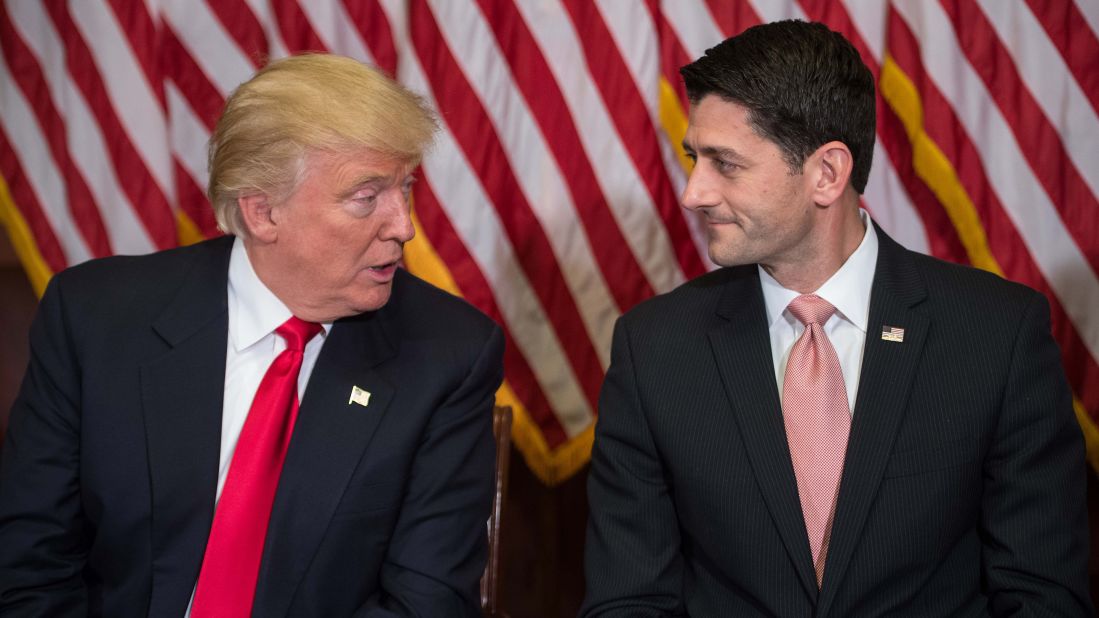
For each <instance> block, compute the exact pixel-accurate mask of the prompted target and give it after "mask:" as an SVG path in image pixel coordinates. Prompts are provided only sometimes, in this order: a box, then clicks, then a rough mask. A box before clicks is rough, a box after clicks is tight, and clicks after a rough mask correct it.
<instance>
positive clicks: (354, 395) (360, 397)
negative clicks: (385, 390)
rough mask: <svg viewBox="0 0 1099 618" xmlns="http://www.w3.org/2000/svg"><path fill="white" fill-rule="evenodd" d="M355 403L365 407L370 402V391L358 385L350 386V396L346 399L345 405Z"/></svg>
mask: <svg viewBox="0 0 1099 618" xmlns="http://www.w3.org/2000/svg"><path fill="white" fill-rule="evenodd" d="M353 403H357V404H359V405H360V406H362V407H364V408H365V407H366V406H368V405H369V404H370V391H364V390H363V389H361V388H359V387H358V386H353V387H351V398H350V399H348V400H347V405H351V404H353Z"/></svg>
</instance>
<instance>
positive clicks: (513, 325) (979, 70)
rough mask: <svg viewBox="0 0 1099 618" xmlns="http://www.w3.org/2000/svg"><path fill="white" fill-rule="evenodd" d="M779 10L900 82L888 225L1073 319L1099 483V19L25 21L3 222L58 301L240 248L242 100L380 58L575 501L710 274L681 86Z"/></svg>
mask: <svg viewBox="0 0 1099 618" xmlns="http://www.w3.org/2000/svg"><path fill="white" fill-rule="evenodd" d="M784 18H802V19H811V20H818V21H823V22H825V23H826V24H828V25H829V26H831V27H832V28H833V29H835V30H838V31H839V32H842V33H843V34H845V35H846V36H847V37H848V38H849V39H850V40H851V41H852V42H853V43H854V44H855V46H856V47H857V48H858V49H859V51H860V52H861V53H862V55H863V58H864V60H865V61H866V63H867V64H868V65H869V66H870V68H871V70H872V71H873V73H874V75H875V77H876V80H877V84H878V88H879V94H880V97H879V104H878V131H877V138H878V139H877V143H876V148H875V154H874V167H873V172H872V174H871V178H870V183H869V186H868V187H867V190H866V194H865V196H864V205H865V206H866V208H868V209H869V210H870V212H871V213H872V214H873V215H874V217H875V218H876V219H877V220H878V221H879V222H880V223H881V224H882V225H883V227H884V228H885V229H886V231H887V232H888V233H889V234H891V235H892V236H893V237H894V238H896V239H898V240H899V241H900V242H902V243H903V244H905V245H907V246H908V247H910V248H913V249H916V250H919V251H923V252H926V253H930V254H932V255H935V256H938V257H942V258H945V259H948V260H953V261H957V262H963V263H968V264H973V265H975V266H977V267H980V268H984V269H987V270H990V271H993V272H996V273H999V274H1001V275H1003V276H1004V277H1007V278H1010V279H1013V280H1016V281H1020V282H1023V283H1025V284H1027V285H1030V286H1032V287H1034V288H1036V289H1038V290H1040V291H1041V292H1043V293H1044V294H1045V295H1046V296H1047V297H1048V298H1049V301H1050V304H1051V307H1052V312H1053V313H1052V318H1053V322H1052V328H1053V332H1054V335H1055V337H1056V338H1057V340H1058V342H1059V343H1060V346H1061V350H1062V356H1063V360H1064V365H1065V369H1066V372H1067V374H1068V377H1069V381H1070V382H1071V384H1072V387H1073V389H1074V394H1075V396H1076V411H1077V415H1078V418H1079V420H1080V422H1081V425H1082V426H1083V428H1084V430H1085V434H1086V436H1087V438H1088V443H1089V451H1090V453H1091V457H1092V461H1093V462H1096V463H1099V431H1097V430H1096V422H1095V421H1096V419H1097V418H1099V275H1097V273H1099V38H1097V33H1099V0H1075V1H1070V0H927V1H923V0H891V1H883V0H843V1H830V0H728V1H724V0H594V1H593V0H310V1H306V0H300V1H298V0H69V1H67V2H66V1H63V0H42V1H37V0H4V2H3V6H2V8H0V175H2V179H0V221H2V222H3V224H4V225H5V227H6V228H7V231H8V234H9V235H10V237H11V239H12V243H13V245H14V246H15V247H16V250H17V252H18V254H19V256H20V258H21V260H22V262H23V263H24V264H25V266H26V270H27V272H28V275H29V277H30V279H31V281H32V283H33V285H34V287H35V288H36V289H37V290H38V291H41V290H42V289H43V287H44V286H45V283H46V281H47V280H48V279H49V277H50V276H51V274H52V273H55V272H58V271H59V270H61V269H63V268H65V267H66V266H69V265H72V264H75V263H78V262H82V261H84V260H87V259H90V258H93V257H99V256H105V255H110V254H114V253H130V254H132V253H145V252H149V251H154V250H157V249H164V248H167V247H171V246H174V245H176V244H178V243H181V242H182V243H186V242H193V241H195V240H198V239H200V238H202V237H207V236H210V235H213V234H216V233H217V231H216V229H215V226H214V220H213V217H212V215H211V212H210V209H209V206H208V204H207V203H206V200H205V198H204V197H203V191H204V188H205V185H206V176H207V173H206V151H205V144H206V140H207V138H208V136H209V134H210V131H211V129H212V127H213V126H214V123H215V121H216V119H217V116H218V113H219V111H220V108H221V106H222V104H223V103H224V101H225V98H226V97H227V96H228V95H229V93H230V92H232V91H233V89H234V88H235V87H236V86H237V85H238V84H239V83H240V82H242V81H243V80H245V79H247V78H248V77H249V76H250V75H251V74H252V73H253V72H254V71H255V70H256V69H257V68H259V67H260V66H261V65H262V64H263V62H264V61H265V59H267V58H275V57H281V56H285V55H287V54H290V53H294V52H298V51H302V50H317V51H331V52H335V53H339V54H344V55H348V56H352V57H354V58H358V59H361V60H363V61H366V62H370V63H373V64H376V65H378V66H380V67H381V68H382V69H384V70H385V71H387V72H389V73H390V74H392V75H394V76H396V77H397V79H398V80H400V81H401V82H403V83H404V84H405V85H407V86H408V87H410V88H411V89H413V90H415V91H417V92H420V93H422V94H424V95H426V96H427V97H428V99H429V100H430V101H431V102H432V103H433V104H434V105H435V106H436V107H437V108H438V109H439V111H440V114H441V117H442V120H443V130H442V133H441V135H440V136H439V139H438V142H437V146H436V148H435V149H434V151H433V152H432V154H431V155H430V156H428V157H427V158H426V160H425V161H424V164H423V168H422V172H421V173H422V178H421V182H419V183H418V184H417V185H416V188H415V191H414V204H415V215H416V226H417V232H418V235H417V239H416V240H415V241H413V242H412V243H411V244H410V246H409V247H407V255H406V260H407V264H408V266H409V268H410V269H411V270H413V271H414V272H416V273H418V274H420V275H421V276H423V277H425V278H427V279H429V280H431V281H433V282H435V283H436V284H437V285H440V286H441V287H444V288H446V289H449V290H451V291H453V292H455V293H457V294H460V295H462V296H464V297H465V298H466V299H468V300H469V301H470V302H472V303H473V304H474V305H476V306H477V307H479V308H481V309H482V310H483V311H485V312H486V313H487V314H489V315H490V316H492V317H493V318H495V319H496V320H497V321H499V322H500V323H501V324H503V325H504V327H505V329H506V334H507V343H508V351H507V354H506V358H505V363H506V382H505V384H504V386H503V387H502V388H501V390H500V393H499V395H498V400H499V402H500V403H504V404H510V405H512V406H514V408H515V411H516V421H515V434H514V438H515V441H516V444H517V445H518V447H519V448H520V450H521V451H522V453H523V455H524V456H525V458H526V460H527V462H528V464H529V465H530V467H531V469H532V470H534V471H535V472H536V473H537V474H538V475H539V476H540V477H541V478H542V479H543V480H544V481H546V482H547V483H555V482H558V481H560V480H562V479H564V478H567V477H568V476H569V475H570V474H571V473H572V472H574V471H575V470H577V469H579V468H580V467H582V466H583V464H584V463H585V462H586V461H587V458H588V453H589V450H590V446H591V441H592V435H593V433H592V427H593V422H594V419H595V416H596V407H597V397H598V391H599V387H600V382H601V380H602V377H603V373H604V371H605V369H606V367H607V363H608V360H609V348H610V338H611V330H612V326H613V324H614V321H615V319H616V318H617V317H618V316H619V315H621V313H622V312H623V311H625V310H627V309H629V308H630V307H631V306H633V305H634V304H636V303H637V302H639V301H641V300H643V299H645V298H647V297H649V296H651V295H653V294H657V293H661V292H665V291H668V290H670V289H671V288H673V287H675V286H676V285H678V284H680V283H682V282H683V281H685V280H687V279H689V278H691V277H694V276H696V275H699V274H701V273H703V272H705V271H706V270H707V269H711V268H713V265H712V264H710V262H709V260H708V259H707V258H706V252H705V247H704V242H703V238H702V235H701V234H700V230H699V226H698V224H697V222H696V221H695V220H693V219H692V218H691V217H689V216H687V215H686V214H685V213H684V211H683V210H681V209H680V208H679V207H678V204H677V195H678V194H679V192H680V191H681V190H682V188H683V185H684V181H685V178H686V169H687V168H688V165H689V164H688V162H687V160H686V159H685V158H684V156H683V153H682V151H681V149H680V146H679V144H680V141H681V139H682V136H683V133H684V131H685V128H686V109H687V107H686V101H685V97H684V92H683V87H682V83H681V81H680V79H679V76H678V73H677V69H678V67H680V66H681V65H683V64H685V63H687V62H689V61H690V60H692V59H694V58H696V57H698V56H700V55H701V54H702V53H703V51H704V50H705V49H706V48H707V47H710V46H712V45H713V44H715V43H717V42H718V41H720V40H722V39H723V38H725V37H727V36H730V35H732V34H735V33H737V32H740V31H741V30H743V29H745V28H747V27H749V26H751V25H754V24H757V23H760V22H765V21H772V20H778V19H784Z"/></svg>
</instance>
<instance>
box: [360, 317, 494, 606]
mask: <svg viewBox="0 0 1099 618" xmlns="http://www.w3.org/2000/svg"><path fill="white" fill-rule="evenodd" d="M503 350H504V341H503V334H502V332H501V331H500V329H499V327H495V326H494V328H493V330H492V333H491V335H490V336H489V338H488V339H487V340H486V341H485V343H484V345H483V347H482V348H481V350H480V353H479V355H478V357H477V358H476V361H475V362H474V363H473V365H472V368H471V369H470V371H469V373H468V375H467V376H466V378H465V380H464V381H463V382H462V383H461V385H460V386H459V387H458V389H457V390H455V391H454V392H453V393H452V394H451V395H450V396H449V397H448V398H447V399H446V401H445V403H444V404H443V405H442V406H441V407H440V408H439V409H438V410H436V411H435V412H434V414H433V416H432V420H431V421H430V423H429V424H428V426H427V428H426V430H425V432H424V435H423V439H422V441H421V443H420V448H419V451H418V454H417V455H416V459H415V462H414V463H413V467H412V472H411V475H410V481H409V484H408V487H407V490H406V494H405V497H404V501H403V503H402V505H401V513H400V516H399V518H398V520H397V525H396V528H395V530H394V532H393V536H392V537H391V538H390V542H389V549H388V553H387V556H386V560H385V563H384V564H383V565H382V570H381V576H380V579H381V589H382V591H381V593H380V594H379V595H378V597H377V598H374V599H371V601H369V602H368V603H367V605H366V606H365V607H363V608H362V609H361V610H360V611H359V612H357V613H356V616H361V617H369V618H382V617H386V616H455V617H457V616H470V617H473V616H480V615H481V605H480V594H479V582H480V579H481V575H482V573H483V572H484V568H485V561H486V558H487V556H488V551H487V548H488V536H487V531H486V527H485V526H486V522H487V521H488V517H489V513H490V511H491V509H492V497H493V493H494V488H495V483H494V480H493V477H494V470H495V465H496V457H495V454H496V449H495V442H494V440H493V435H492V407H493V404H494V398H495V392H496V389H497V388H498V387H499V385H500V382H501V380H502V379H503V360H502V359H503ZM424 370H425V371H430V369H429V368H425V369H424Z"/></svg>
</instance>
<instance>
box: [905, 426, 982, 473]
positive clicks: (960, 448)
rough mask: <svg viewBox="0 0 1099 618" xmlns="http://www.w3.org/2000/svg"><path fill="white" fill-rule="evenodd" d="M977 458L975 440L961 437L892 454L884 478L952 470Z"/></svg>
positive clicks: (967, 436)
mask: <svg viewBox="0 0 1099 618" xmlns="http://www.w3.org/2000/svg"><path fill="white" fill-rule="evenodd" d="M977 458H978V449H977V440H976V438H974V437H973V436H969V435H966V436H961V437H958V438H953V439H951V440H950V441H948V442H945V443H940V444H937V445H935V446H933V447H930V448H920V449H916V450H911V451H904V452H900V453H893V455H892V456H891V457H890V458H889V462H888V463H887V464H886V466H885V474H884V475H883V476H884V477H885V478H892V477H898V476H911V475H914V474H924V473H926V472H934V471H935V470H943V469H946V468H953V467H955V466H960V465H962V464H965V463H968V462H971V461H975V460H976V459H977Z"/></svg>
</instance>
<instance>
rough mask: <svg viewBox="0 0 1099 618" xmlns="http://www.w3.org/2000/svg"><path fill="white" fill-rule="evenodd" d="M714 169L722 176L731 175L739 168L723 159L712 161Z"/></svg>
mask: <svg viewBox="0 0 1099 618" xmlns="http://www.w3.org/2000/svg"><path fill="white" fill-rule="evenodd" d="M714 167H715V168H717V171H719V172H721V173H722V174H731V173H733V172H735V171H737V170H738V169H740V166H739V165H737V164H736V163H732V162H730V161H726V160H724V159H714Z"/></svg>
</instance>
